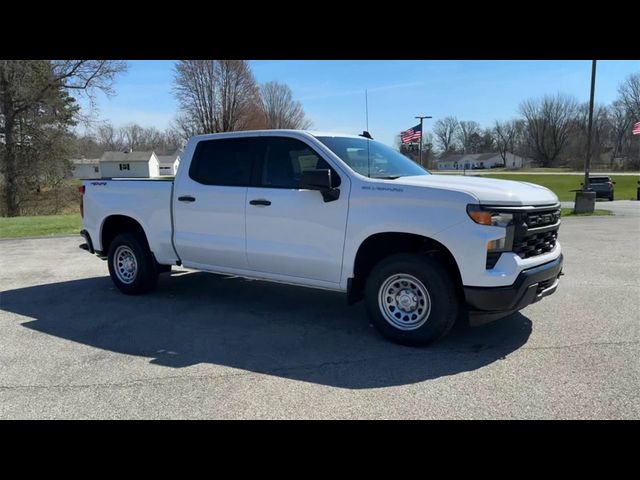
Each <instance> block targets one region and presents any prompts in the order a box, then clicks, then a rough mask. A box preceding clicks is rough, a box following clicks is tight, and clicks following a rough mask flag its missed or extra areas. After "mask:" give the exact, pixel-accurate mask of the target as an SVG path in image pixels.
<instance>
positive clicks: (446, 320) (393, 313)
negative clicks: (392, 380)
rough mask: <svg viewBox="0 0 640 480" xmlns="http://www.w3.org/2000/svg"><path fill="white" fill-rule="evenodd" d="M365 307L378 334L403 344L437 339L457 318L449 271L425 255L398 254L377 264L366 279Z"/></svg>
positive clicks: (455, 301)
mask: <svg viewBox="0 0 640 480" xmlns="http://www.w3.org/2000/svg"><path fill="white" fill-rule="evenodd" d="M365 304H366V308H367V312H368V313H369V318H370V319H371V322H372V323H373V325H374V326H375V327H376V328H377V329H378V331H380V333H382V335H384V336H385V337H387V338H389V339H390V340H392V341H394V342H397V343H401V344H404V345H415V346H417V345H426V344H428V343H430V342H432V341H434V340H437V339H438V338H440V337H442V336H444V335H445V334H446V333H447V332H449V330H450V329H451V327H452V326H453V324H454V323H455V321H456V318H457V316H458V300H457V298H456V292H455V288H454V285H453V281H452V279H451V276H450V274H449V272H448V271H447V269H446V268H445V267H444V266H443V265H442V264H441V263H440V262H438V261H437V260H436V259H434V258H433V257H430V256H428V255H426V254H397V255H392V256H390V257H387V258H386V259H384V260H382V261H381V262H380V263H378V264H377V265H376V266H375V267H374V268H373V270H372V271H371V274H370V275H369V278H368V279H367V284H366V287H365Z"/></svg>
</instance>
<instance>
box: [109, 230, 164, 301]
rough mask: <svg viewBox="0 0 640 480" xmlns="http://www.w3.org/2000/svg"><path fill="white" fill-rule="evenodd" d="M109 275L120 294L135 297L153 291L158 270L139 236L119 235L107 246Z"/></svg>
mask: <svg viewBox="0 0 640 480" xmlns="http://www.w3.org/2000/svg"><path fill="white" fill-rule="evenodd" d="M108 264H109V274H110V275H111V280H113V283H114V284H115V285H116V287H118V289H119V290H120V291H121V292H122V293H126V294H127V295H136V294H139V293H147V292H150V291H151V290H153V289H154V288H155V287H156V284H157V283H158V270H157V269H156V268H155V262H154V259H153V256H152V254H151V251H150V250H149V247H148V246H147V242H146V241H145V239H144V238H142V237H141V235H140V234H136V233H121V234H120V235H118V236H117V237H116V238H114V239H113V240H112V241H111V244H110V245H109V256H108Z"/></svg>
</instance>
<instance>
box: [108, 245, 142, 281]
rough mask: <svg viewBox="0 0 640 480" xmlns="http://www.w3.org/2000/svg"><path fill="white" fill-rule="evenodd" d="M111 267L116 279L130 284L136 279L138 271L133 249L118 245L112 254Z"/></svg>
mask: <svg viewBox="0 0 640 480" xmlns="http://www.w3.org/2000/svg"><path fill="white" fill-rule="evenodd" d="M113 269H114V270H115V272H116V276H117V277H118V280H120V281H121V282H122V283H126V284H130V283H132V282H133V281H134V280H135V279H136V275H137V273H138V261H137V260H136V256H135V254H134V253H133V250H131V248H129V247H128V246H126V245H120V246H119V247H118V248H117V249H116V253H115V254H114V255H113Z"/></svg>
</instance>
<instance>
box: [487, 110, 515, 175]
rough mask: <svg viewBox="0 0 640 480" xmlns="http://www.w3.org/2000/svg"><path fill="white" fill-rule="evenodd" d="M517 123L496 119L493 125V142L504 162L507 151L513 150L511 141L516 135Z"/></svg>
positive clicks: (505, 162) (505, 161)
mask: <svg viewBox="0 0 640 480" xmlns="http://www.w3.org/2000/svg"><path fill="white" fill-rule="evenodd" d="M516 131H517V124H516V122H515V121H513V120H512V121H509V122H498V121H496V123H495V126H494V127H493V133H494V140H495V144H496V146H497V147H498V152H500V156H501V157H502V161H503V162H504V164H505V165H506V164H507V152H509V151H511V152H513V150H514V148H513V141H514V138H515V136H516Z"/></svg>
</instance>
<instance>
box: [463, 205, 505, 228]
mask: <svg viewBox="0 0 640 480" xmlns="http://www.w3.org/2000/svg"><path fill="white" fill-rule="evenodd" d="M467 213H468V214H469V217H471V220H473V221H474V222H476V223H479V224H480V225H491V226H494V227H506V226H507V225H509V224H510V223H511V221H512V220H513V214H511V213H505V212H498V211H493V210H491V209H487V208H482V207H480V206H479V205H467Z"/></svg>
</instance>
